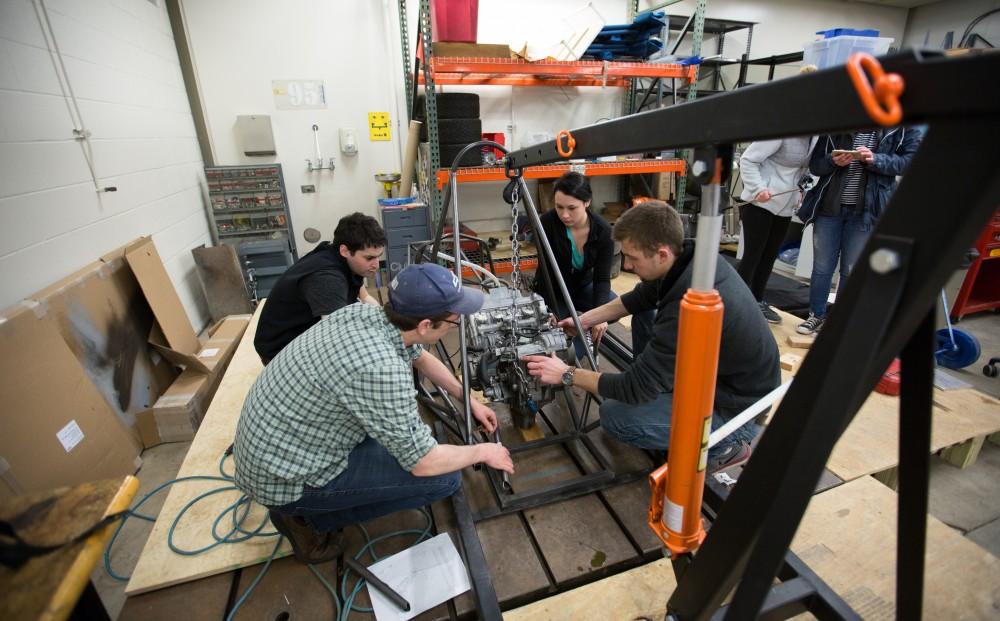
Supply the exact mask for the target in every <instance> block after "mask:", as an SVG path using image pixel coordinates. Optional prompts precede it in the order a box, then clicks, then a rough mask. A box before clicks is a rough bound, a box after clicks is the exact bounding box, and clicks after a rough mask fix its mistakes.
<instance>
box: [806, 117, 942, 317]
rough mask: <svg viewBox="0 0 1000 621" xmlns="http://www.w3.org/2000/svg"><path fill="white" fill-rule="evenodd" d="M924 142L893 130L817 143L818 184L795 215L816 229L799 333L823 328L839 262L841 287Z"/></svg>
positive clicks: (917, 134)
mask: <svg viewBox="0 0 1000 621" xmlns="http://www.w3.org/2000/svg"><path fill="white" fill-rule="evenodd" d="M921 137H922V132H921V130H920V129H918V128H915V127H893V128H891V129H875V130H871V131H864V132H856V133H854V134H836V135H827V136H821V137H820V138H819V141H818V142H817V143H816V147H815V148H814V149H813V152H812V156H811V157H810V159H809V171H810V172H812V173H813V174H814V175H817V176H819V178H820V180H819V182H818V183H817V184H816V186H815V187H813V189H811V190H810V191H809V193H808V194H806V197H805V199H804V200H803V201H802V207H801V208H800V209H799V211H798V214H797V215H798V216H799V219H800V220H802V222H803V223H804V224H812V225H813V268H812V276H811V278H810V279H809V317H808V319H806V320H805V321H803V322H802V323H801V324H799V325H798V327H797V328H796V331H797V332H798V333H799V334H816V333H817V332H819V330H820V328H822V327H823V323H824V322H825V321H826V305H827V298H828V297H829V295H830V285H831V284H832V283H833V273H834V271H835V269H836V268H837V262H838V260H839V262H840V283H841V285H842V284H843V283H844V282H845V280H846V279H847V277H848V276H849V275H850V273H851V269H852V268H853V267H854V264H855V263H856V262H857V260H858V257H859V256H860V255H861V250H862V249H863V248H864V246H865V243H866V242H867V241H868V236H869V235H870V234H871V231H872V228H873V227H874V226H875V223H876V222H877V221H878V219H879V216H881V215H882V211H883V210H884V209H885V206H886V205H887V204H888V203H889V197H890V196H891V194H892V191H893V190H894V189H895V187H896V177H897V176H899V175H902V174H903V171H905V170H906V167H907V166H908V165H909V163H910V160H911V159H913V154H914V153H916V152H917V147H919V146H920V139H921Z"/></svg>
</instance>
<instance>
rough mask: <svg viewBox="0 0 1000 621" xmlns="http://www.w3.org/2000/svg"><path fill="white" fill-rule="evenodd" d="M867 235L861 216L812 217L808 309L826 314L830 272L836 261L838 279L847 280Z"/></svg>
mask: <svg viewBox="0 0 1000 621" xmlns="http://www.w3.org/2000/svg"><path fill="white" fill-rule="evenodd" d="M870 234H871V226H866V225H865V223H864V219H863V218H862V216H860V215H858V214H855V213H846V214H845V213H841V214H840V215H839V216H816V221H815V222H814V223H813V268H812V276H811V277H810V278H809V312H811V313H812V314H814V315H816V316H817V317H825V316H826V301H827V298H828V297H829V296H830V285H831V284H832V283H833V272H834V270H835V269H836V267H837V260H838V259H839V260H840V282H841V284H843V283H845V282H847V277H848V276H850V275H851V269H853V268H854V264H855V263H856V262H857V260H858V257H859V256H861V251H862V250H863V249H864V247H865V243H866V242H867V241H868V236H869V235H870ZM838 290H839V289H838Z"/></svg>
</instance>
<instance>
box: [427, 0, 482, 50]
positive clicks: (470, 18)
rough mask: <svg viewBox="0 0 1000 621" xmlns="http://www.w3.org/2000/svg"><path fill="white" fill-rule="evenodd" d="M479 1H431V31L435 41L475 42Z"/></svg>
mask: <svg viewBox="0 0 1000 621" xmlns="http://www.w3.org/2000/svg"><path fill="white" fill-rule="evenodd" d="M478 26H479V0H431V31H432V32H433V33H434V40H435V41H460V42H464V43H475V42H476V30H477V29H478Z"/></svg>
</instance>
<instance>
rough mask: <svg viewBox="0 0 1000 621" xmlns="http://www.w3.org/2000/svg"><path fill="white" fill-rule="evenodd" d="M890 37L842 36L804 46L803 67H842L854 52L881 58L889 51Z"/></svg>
mask: <svg viewBox="0 0 1000 621" xmlns="http://www.w3.org/2000/svg"><path fill="white" fill-rule="evenodd" d="M891 43H892V37H855V36H850V35H844V36H840V37H831V38H829V39H821V40H819V41H810V42H809V43H806V44H805V45H804V52H803V55H802V64H803V65H816V67H817V68H819V69H826V68H827V67H834V66H836V65H843V64H844V63H846V62H847V59H848V58H849V57H850V56H851V54H853V53H854V52H865V53H867V54H871V55H872V56H881V55H883V54H885V53H886V52H888V51H889V45H890V44H891Z"/></svg>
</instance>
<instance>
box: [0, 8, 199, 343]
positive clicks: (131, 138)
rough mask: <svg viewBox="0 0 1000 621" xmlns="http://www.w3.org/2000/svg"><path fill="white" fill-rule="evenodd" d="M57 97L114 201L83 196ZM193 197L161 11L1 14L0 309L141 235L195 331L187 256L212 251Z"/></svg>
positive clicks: (190, 130) (188, 135)
mask: <svg viewBox="0 0 1000 621" xmlns="http://www.w3.org/2000/svg"><path fill="white" fill-rule="evenodd" d="M46 15H47V20H46V18H45V16H46ZM46 24H49V25H50V26H51V33H52V35H53V36H52V37H51V38H49V37H47V36H46V34H45V33H46V30H48V28H46ZM53 39H54V42H55V43H54V44H53V42H52V40H53ZM54 46H58V49H59V52H60V56H61V59H62V63H61V66H60V63H59V62H58V57H57V55H56V54H55V52H54V50H53V49H52V48H53V47H54ZM62 67H64V68H65V74H64V76H65V79H63V77H62V76H63V72H62ZM69 89H72V92H73V94H74V95H75V99H76V106H77V107H78V109H79V118H80V119H82V122H83V124H84V126H85V127H86V129H87V130H89V132H90V147H91V152H92V161H93V165H94V169H95V172H96V174H97V177H98V185H99V186H100V187H107V186H114V187H116V188H117V191H116V192H104V193H99V192H97V191H96V190H95V185H94V181H93V180H92V178H91V174H90V171H89V169H88V166H87V161H86V158H85V157H84V145H83V144H81V143H80V142H78V141H77V140H75V139H74V135H73V130H74V129H76V128H78V126H77V123H78V122H75V119H74V114H73V113H72V112H71V110H72V106H73V104H72V102H71V100H70V98H69V97H68V93H69ZM204 186H205V182H204V172H203V162H202V158H201V153H200V151H199V148H198V140H197V137H196V135H195V129H194V124H193V122H192V116H191V109H190V106H189V104H188V100H187V97H186V94H185V90H184V83H183V79H182V77H181V71H180V65H179V62H178V58H177V52H176V49H175V47H174V41H173V35H172V33H171V30H170V23H169V20H168V19H167V13H166V9H165V8H164V6H163V2H162V0H88V1H87V2H77V1H74V0H45V1H44V3H43V2H42V1H41V0H34V1H33V0H5V1H4V2H2V3H0V222H2V226H0V282H2V283H3V286H2V287H0V308H2V307H7V306H10V305H12V304H16V303H17V302H18V301H19V300H21V299H23V298H24V297H25V296H28V295H31V294H32V293H33V292H35V291H37V290H38V289H41V288H43V287H45V286H47V285H49V284H51V283H52V282H54V281H56V280H58V279H60V278H62V277H63V276H65V275H67V274H69V273H71V272H73V271H75V270H77V269H79V268H80V267H82V266H83V265H85V264H86V263H88V262H90V261H93V260H94V259H96V258H97V257H99V256H100V255H102V254H104V253H106V252H108V251H110V250H113V249H114V248H116V247H118V246H120V245H122V244H124V243H127V242H129V241H130V240H132V239H134V238H136V237H139V236H141V235H152V236H153V239H154V240H155V241H156V245H157V248H158V250H159V253H160V255H161V257H163V261H164V264H165V266H166V268H167V272H168V273H169V274H170V277H171V280H172V281H173V284H174V286H175V287H176V288H177V291H178V293H179V295H180V297H181V300H182V302H183V303H184V307H185V309H186V310H187V313H188V315H189V317H190V318H191V322H192V324H193V325H194V326H195V327H196V328H200V327H202V326H204V325H206V323H207V321H208V312H207V307H206V304H205V301H204V298H203V294H202V292H201V287H200V285H199V283H198V278H197V273H196V271H195V267H194V261H193V259H192V257H191V252H190V251H191V249H192V248H194V247H197V246H199V245H201V244H211V237H210V235H209V228H208V220H207V215H206V212H205V199H204V191H205V187H204Z"/></svg>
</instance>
